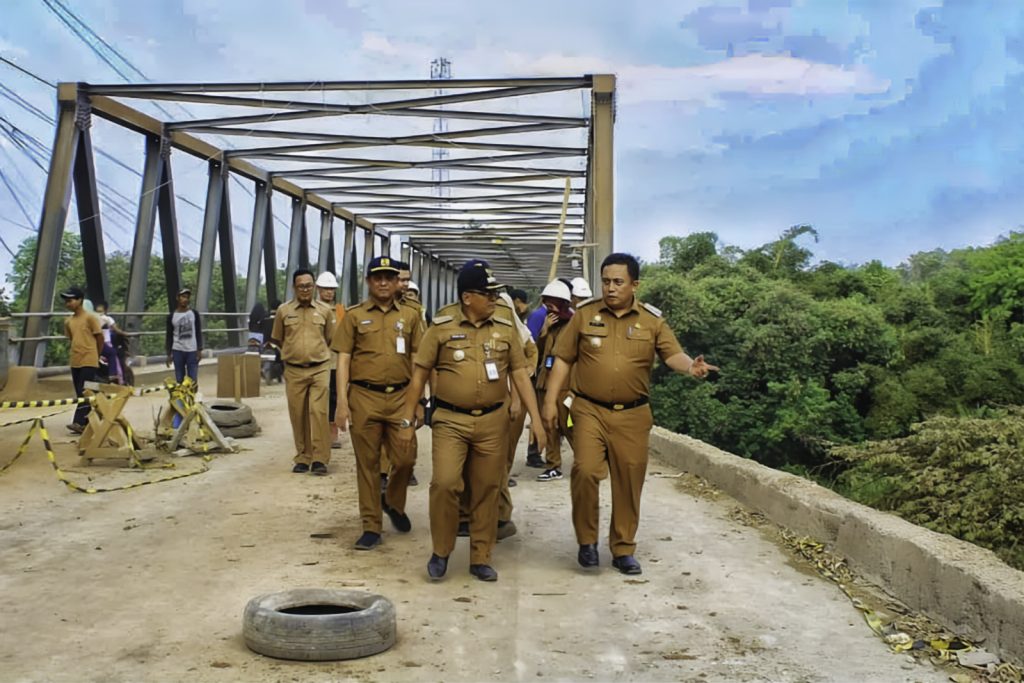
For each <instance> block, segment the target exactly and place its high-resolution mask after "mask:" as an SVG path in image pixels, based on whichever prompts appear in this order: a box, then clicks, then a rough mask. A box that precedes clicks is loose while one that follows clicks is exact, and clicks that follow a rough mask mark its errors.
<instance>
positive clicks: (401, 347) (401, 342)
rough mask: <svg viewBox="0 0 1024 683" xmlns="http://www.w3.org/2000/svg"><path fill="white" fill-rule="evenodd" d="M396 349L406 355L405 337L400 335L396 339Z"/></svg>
mask: <svg viewBox="0 0 1024 683" xmlns="http://www.w3.org/2000/svg"><path fill="white" fill-rule="evenodd" d="M395 351H396V352H397V353H400V354H403V355H405V337H402V336H399V337H398V338H397V339H396V340H395Z"/></svg>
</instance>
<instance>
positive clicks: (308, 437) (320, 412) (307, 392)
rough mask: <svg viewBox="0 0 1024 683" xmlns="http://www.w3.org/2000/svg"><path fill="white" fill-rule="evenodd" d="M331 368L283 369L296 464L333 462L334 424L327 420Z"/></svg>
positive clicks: (326, 364) (329, 365) (328, 366)
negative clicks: (332, 429) (332, 440)
mask: <svg viewBox="0 0 1024 683" xmlns="http://www.w3.org/2000/svg"><path fill="white" fill-rule="evenodd" d="M331 378H332V374H331V364H330V363H322V364H320V365H317V366H314V367H312V368H297V367H295V366H293V365H287V364H286V365H285V366H284V383H285V395H286V396H287V398H288V417H289V418H291V422H292V438H293V439H294V441H295V458H294V460H295V462H297V463H304V464H306V465H309V464H311V463H314V462H322V463H323V464H325V465H326V464H327V463H328V462H330V461H331V423H330V419H329V418H328V416H327V400H328V385H329V384H330V382H331Z"/></svg>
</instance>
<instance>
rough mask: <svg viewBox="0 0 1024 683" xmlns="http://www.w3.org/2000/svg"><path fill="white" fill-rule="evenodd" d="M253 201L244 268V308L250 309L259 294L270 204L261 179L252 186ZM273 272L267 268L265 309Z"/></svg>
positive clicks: (268, 307) (266, 188)
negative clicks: (247, 256) (247, 255)
mask: <svg viewBox="0 0 1024 683" xmlns="http://www.w3.org/2000/svg"><path fill="white" fill-rule="evenodd" d="M254 190H255V192H254V194H255V201H254V202H253V209H252V231H251V232H250V233H249V264H248V267H247V268H246V270H245V310H247V311H251V310H252V309H253V307H254V306H255V305H256V302H257V301H258V300H259V294H260V265H261V264H260V261H261V260H262V257H263V256H264V252H263V247H264V245H265V243H266V238H267V237H266V232H267V219H268V217H269V216H268V212H267V209H268V207H269V206H270V189H269V187H268V185H267V184H266V183H265V182H263V181H262V180H257V181H256V187H255V188H254ZM272 277H273V273H272V272H271V271H270V270H269V269H268V270H267V285H268V294H267V298H268V301H267V310H268V311H269V310H270V301H269V297H270V295H269V285H270V281H271V278H272Z"/></svg>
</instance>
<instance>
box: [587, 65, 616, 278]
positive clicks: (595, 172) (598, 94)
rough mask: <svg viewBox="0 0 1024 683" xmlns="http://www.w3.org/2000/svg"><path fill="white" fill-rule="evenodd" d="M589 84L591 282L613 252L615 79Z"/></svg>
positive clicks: (601, 78) (600, 78)
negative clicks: (592, 243) (590, 88)
mask: <svg viewBox="0 0 1024 683" xmlns="http://www.w3.org/2000/svg"><path fill="white" fill-rule="evenodd" d="M593 83H594V85H593V89H592V91H591V94H592V104H591V109H590V135H591V140H590V159H591V164H590V177H589V178H588V182H587V190H588V194H590V197H588V199H589V205H588V207H587V208H588V213H589V214H591V215H592V217H591V220H590V223H591V227H592V230H593V232H592V234H591V235H589V236H588V238H587V242H596V243H597V246H596V247H595V248H593V249H592V250H590V255H591V262H590V263H591V268H590V273H591V277H592V278H599V277H600V273H599V272H598V268H599V267H600V265H601V261H603V260H604V257H605V256H607V255H608V254H610V253H612V252H613V251H615V158H614V129H615V76H613V75H610V74H609V75H599V76H594V81H593ZM591 186H592V187H593V189H592V190H591ZM591 284H592V285H593V284H594V283H591ZM595 291H596V290H595Z"/></svg>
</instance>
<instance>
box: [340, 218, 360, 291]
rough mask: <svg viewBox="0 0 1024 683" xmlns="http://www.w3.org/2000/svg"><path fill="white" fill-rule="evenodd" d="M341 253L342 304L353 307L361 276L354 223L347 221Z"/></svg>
mask: <svg viewBox="0 0 1024 683" xmlns="http://www.w3.org/2000/svg"><path fill="white" fill-rule="evenodd" d="M341 251H342V254H343V260H342V265H341V270H342V272H341V303H343V304H345V305H346V306H351V305H352V304H354V303H357V302H356V301H355V298H356V292H357V291H358V290H359V279H358V277H359V274H358V273H357V272H356V226H355V223H353V222H352V221H345V237H344V241H343V242H342V247H341Z"/></svg>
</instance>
